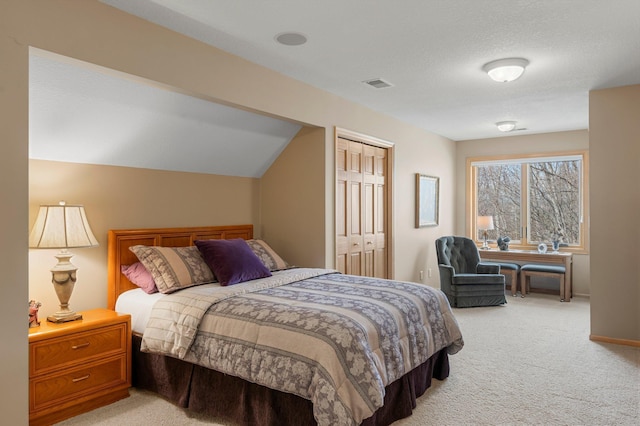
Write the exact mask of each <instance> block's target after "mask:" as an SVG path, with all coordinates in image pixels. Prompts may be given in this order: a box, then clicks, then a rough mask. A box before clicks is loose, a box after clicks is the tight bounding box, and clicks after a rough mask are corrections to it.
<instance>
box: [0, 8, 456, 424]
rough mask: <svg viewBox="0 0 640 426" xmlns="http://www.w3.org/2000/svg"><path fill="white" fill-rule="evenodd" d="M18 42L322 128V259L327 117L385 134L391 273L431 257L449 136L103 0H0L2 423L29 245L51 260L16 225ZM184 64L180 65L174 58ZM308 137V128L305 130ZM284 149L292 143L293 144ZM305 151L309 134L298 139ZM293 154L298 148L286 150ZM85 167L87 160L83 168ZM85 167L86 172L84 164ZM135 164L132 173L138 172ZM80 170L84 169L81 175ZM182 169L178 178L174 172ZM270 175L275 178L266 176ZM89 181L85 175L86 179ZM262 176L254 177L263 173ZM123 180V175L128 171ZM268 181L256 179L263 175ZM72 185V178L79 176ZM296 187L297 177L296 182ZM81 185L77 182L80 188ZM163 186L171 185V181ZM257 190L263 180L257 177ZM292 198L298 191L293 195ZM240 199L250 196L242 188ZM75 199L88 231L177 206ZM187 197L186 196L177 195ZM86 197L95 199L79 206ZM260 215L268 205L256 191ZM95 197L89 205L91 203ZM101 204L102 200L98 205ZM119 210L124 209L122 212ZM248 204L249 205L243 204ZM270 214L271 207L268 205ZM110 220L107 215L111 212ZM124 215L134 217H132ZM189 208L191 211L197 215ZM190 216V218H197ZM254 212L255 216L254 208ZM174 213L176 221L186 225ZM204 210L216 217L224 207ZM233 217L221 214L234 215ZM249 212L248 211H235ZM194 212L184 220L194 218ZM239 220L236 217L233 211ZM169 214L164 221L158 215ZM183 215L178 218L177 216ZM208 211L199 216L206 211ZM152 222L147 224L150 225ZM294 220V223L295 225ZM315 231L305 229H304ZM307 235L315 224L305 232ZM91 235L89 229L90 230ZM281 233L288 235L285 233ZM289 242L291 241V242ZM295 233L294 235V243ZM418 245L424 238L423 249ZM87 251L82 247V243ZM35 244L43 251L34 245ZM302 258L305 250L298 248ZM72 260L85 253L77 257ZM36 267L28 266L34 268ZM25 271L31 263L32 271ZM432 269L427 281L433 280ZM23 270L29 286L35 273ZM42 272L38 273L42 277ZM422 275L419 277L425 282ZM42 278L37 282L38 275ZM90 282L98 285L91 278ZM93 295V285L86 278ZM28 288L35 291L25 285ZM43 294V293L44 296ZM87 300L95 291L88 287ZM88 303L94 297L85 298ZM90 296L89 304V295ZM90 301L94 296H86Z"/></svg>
mask: <svg viewBox="0 0 640 426" xmlns="http://www.w3.org/2000/svg"><path fill="white" fill-rule="evenodd" d="M30 46H33V47H37V48H39V49H43V50H47V51H51V52H54V53H57V54H61V55H64V56H68V57H71V58H75V59H79V60H82V61H86V62H88V63H91V64H97V65H100V66H103V67H106V68H108V69H113V70H117V71H121V72H124V73H128V74H131V75H134V76H139V77H142V78H144V79H148V80H151V81H155V82H158V83H159V84H161V85H166V86H168V87H171V88H174V89H175V90H179V91H181V92H183V93H187V94H194V95H197V96H200V97H201V98H203V99H210V100H216V101H220V102H222V103H225V104H228V105H237V106H241V107H243V108H246V109H249V110H254V111H260V112H265V113H268V114H271V115H274V116H277V117H282V118H285V119H290V120H293V121H296V122H299V123H302V124H305V125H309V126H312V127H313V126H315V127H319V128H322V129H324V145H323V146H322V150H323V151H324V157H323V159H322V160H320V161H321V164H320V165H319V167H321V168H323V169H324V177H323V182H322V186H323V187H324V189H323V192H321V193H320V194H318V197H319V198H321V199H322V202H321V203H319V205H320V204H321V207H320V208H321V209H323V210H324V213H321V214H318V215H315V214H314V215H312V216H311V217H310V218H309V223H307V224H305V226H308V227H310V228H311V229H314V230H322V232H323V233H324V235H323V236H322V238H323V241H321V242H319V243H318V244H316V245H313V246H311V247H312V250H316V252H315V253H311V254H309V259H311V261H313V262H314V263H316V262H318V263H319V261H317V260H316V259H323V262H324V263H325V264H326V265H327V266H331V265H332V264H333V250H334V248H333V245H334V243H333V241H334V235H333V229H334V224H333V203H334V201H333V197H334V195H333V192H334V186H335V184H334V182H333V176H334V175H333V156H334V146H333V143H334V140H333V129H334V127H335V126H338V127H340V128H344V129H349V130H353V131H357V132H361V133H364V134H368V135H371V136H375V137H378V138H380V139H384V140H388V141H391V142H394V143H395V144H396V146H397V149H396V160H395V161H396V176H395V182H396V184H395V187H394V191H395V198H394V199H393V200H392V203H393V205H394V207H395V210H394V214H395V216H394V223H393V226H394V228H395V237H396V238H395V241H394V246H395V247H394V250H395V253H396V259H397V262H396V264H395V274H396V277H397V278H399V279H412V278H413V277H415V276H416V274H417V272H416V270H415V269H416V267H419V268H422V267H424V266H423V265H424V264H431V265H433V262H434V261H435V256H433V253H432V252H431V248H430V246H431V245H432V244H433V239H434V237H435V236H436V235H437V234H440V233H442V234H445V233H451V232H453V220H452V219H451V218H452V217H453V209H454V203H453V196H452V195H451V194H452V190H453V185H454V181H455V176H454V173H453V167H454V161H455V158H454V154H455V146H454V145H455V144H454V143H453V142H451V141H448V140H446V139H444V138H440V137H438V136H435V135H433V134H431V133H429V132H426V131H423V130H421V129H418V128H415V127H412V126H409V125H406V124H403V123H401V122H399V121H398V120H395V119H393V118H390V117H387V116H384V115H382V114H379V113H376V112H374V111H372V110H370V109H367V108H365V107H362V106H359V105H356V104H354V103H351V102H348V101H346V100H344V99H341V98H339V97H337V96H334V95H332V94H329V93H327V92H322V91H320V90H318V89H315V88H313V87H311V86H309V85H306V84H303V83H301V82H298V81H296V80H293V79H290V78H287V77H285V76H283V75H280V74H278V73H275V72H273V71H270V70H268V69H265V68H263V67H260V66H258V65H255V64H252V63H249V62H247V61H244V60H242V59H240V58H238V57H234V56H232V55H230V54H227V53H225V52H222V51H220V50H218V49H215V48H212V47H210V46H207V45H205V44H203V43H200V42H197V41H194V40H192V39H189V38H187V37H184V36H181V35H178V34H176V33H174V32H172V31H169V30H166V29H164V28H161V27H159V26H156V25H154V24H151V23H149V22H146V21H143V20H141V19H138V18H136V17H133V16H130V15H127V14H125V13H123V12H121V11H119V10H116V9H114V8H111V7H108V6H106V5H104V4H102V3H99V2H98V1H97V0H86V1H80V0H77V1H73V0H49V1H37V0H5V1H3V2H1V3H0V54H1V55H0V57H2V61H0V114H2V125H1V126H0V141H1V143H0V165H1V167H0V176H1V177H2V179H1V180H0V182H1V184H0V185H2V191H0V194H1V195H0V196H1V197H2V198H1V201H2V203H3V205H5V206H10V208H7V209H5V210H6V213H5V215H4V216H3V218H4V220H3V221H2V225H0V226H1V227H2V237H3V243H4V245H5V247H8V248H10V249H8V250H6V251H5V252H4V254H3V256H2V266H3V273H4V277H5V279H4V284H3V289H4V292H3V297H2V299H1V300H0V312H1V313H0V319H2V320H4V323H5V324H7V326H6V327H3V328H2V336H1V339H2V341H3V345H2V359H3V362H2V363H0V364H1V365H2V366H1V367H0V369H2V370H1V372H2V374H1V377H3V382H2V384H0V393H1V395H0V410H1V411H2V413H3V421H4V422H6V423H7V424H16V425H19V424H26V420H27V400H28V399H27V396H28V392H27V359H28V357H27V338H26V315H25V310H26V305H27V303H26V302H27V300H28V297H29V294H28V293H29V292H30V291H31V289H29V291H27V289H28V274H29V269H30V267H31V266H28V261H29V260H31V259H30V257H31V256H43V258H39V259H38V260H37V261H36V260H35V259H34V260H33V262H32V263H33V265H36V263H37V264H38V265H40V266H37V267H38V268H44V269H47V268H49V267H50V265H51V261H50V260H49V259H48V257H49V256H46V255H44V254H38V255H31V254H29V251H28V248H27V236H28V228H29V225H30V221H32V220H33V219H32V218H31V216H30V215H31V214H34V213H30V205H36V204H39V203H41V202H43V200H36V199H35V196H36V194H35V193H34V194H33V196H32V197H31V198H30V199H29V198H28V170H29V169H28V71H29V70H28V49H29V47H30ZM185 64H188V66H185ZM314 140H315V139H314ZM292 149H294V150H295V149H298V147H296V146H294V147H292ZM309 149H311V150H312V151H313V152H314V153H315V152H316V151H317V150H318V147H316V146H315V145H314V146H313V147H310V148H309ZM298 155H300V156H301V157H305V156H306V154H303V153H295V155H294V157H295V156H298ZM416 172H421V173H427V174H434V175H438V176H440V177H441V179H442V182H443V189H445V190H446V192H445V193H444V194H443V197H442V198H441V210H440V216H441V218H442V219H441V226H440V227H438V228H429V229H426V228H425V229H420V230H416V229H414V228H413V202H414V188H413V174H414V173H416ZM91 173H93V171H92V172H91ZM90 177H91V175H90ZM146 178H147V176H146V175H145V176H144V178H143V180H144V179H146ZM85 179H86V176H85ZM186 179H187V180H188V178H186ZM274 179H275V178H274ZM89 182H91V181H90V180H89ZM265 182H266V181H265ZM307 183H308V184H309V185H310V186H312V187H316V186H317V185H318V184H317V183H316V178H315V177H313V178H309V180H308V182H307ZM129 184H130V185H131V186H130V187H132V188H135V184H136V182H135V181H132V182H129ZM269 184H270V182H267V186H268V185H269ZM79 185H80V186H82V185H84V182H82V183H79ZM305 186H306V185H305ZM54 189H55V190H52V191H50V192H49V193H48V194H46V201H47V202H49V201H52V199H53V201H56V200H57V199H59V198H61V197H60V196H59V195H58V193H57V192H58V190H59V188H54ZM88 189H89V187H87V188H83V189H79V191H80V192H81V193H82V194H87V195H88V194H89V191H88ZM173 189H174V190H175V189H176V188H173ZM265 189H266V188H265ZM300 195H301V196H302V197H303V198H304V197H305V196H306V195H304V194H300ZM245 196H248V197H249V198H251V196H250V195H247V194H245ZM68 201H69V202H71V201H73V202H82V203H85V204H86V205H87V210H88V214H90V215H91V216H90V217H91V221H92V223H93V222H95V224H93V226H94V227H95V228H96V229H95V230H96V232H103V231H104V230H106V229H108V228H112V227H113V228H114V227H121V226H122V227H134V226H140V225H141V222H140V219H143V218H147V217H148V218H149V220H150V222H148V223H149V224H150V225H152V223H154V224H159V225H161V226H164V225H167V226H175V225H176V224H178V223H175V221H180V220H181V219H179V218H183V216H182V213H183V212H184V210H183V209H182V208H181V206H179V205H177V204H167V205H165V206H164V208H165V209H166V210H165V213H158V212H157V211H154V212H153V215H151V216H149V211H148V210H147V208H146V207H141V206H140V205H139V204H136V205H132V206H127V207H126V208H127V209H128V210H129V211H131V210H135V211H136V213H132V216H128V215H127V216H126V217H124V216H122V213H120V212H119V211H118V212H116V211H115V210H109V211H110V213H103V212H102V211H103V210H102V209H103V208H105V206H104V204H103V201H101V200H98V199H96V198H89V200H88V201H87V199H84V200H68ZM188 202H189V203H191V202H193V199H192V198H188ZM93 203H95V205H96V206H97V207H96V208H95V209H93V208H90V207H91V206H92V205H93ZM264 205H265V215H266V214H267V210H269V209H270V208H271V206H270V205H269V203H268V202H265V204H264ZM98 207H99V208H98ZM106 208H107V209H110V208H111V207H106ZM130 214H131V213H130ZM252 214H254V213H253V212H252V213H249V215H252ZM269 214H271V213H269ZM118 218H119V219H120V220H116V219H118ZM134 218H136V219H134ZM199 218H200V217H199ZM199 218H198V219H199ZM265 218H266V217H265ZM191 219H194V218H190V220H184V222H182V223H184V224H185V225H191V224H192V223H191ZM214 219H220V220H227V218H226V217H217V218H213V219H212V220H214ZM237 219H238V218H237V217H234V218H233V222H234V223H235V222H237ZM247 219H249V217H248V218H247ZM194 220H195V219H194ZM243 221H244V220H243ZM285 221H286V218H285V219H283V220H281V221H278V220H277V219H276V218H275V216H273V215H271V216H269V218H268V221H267V222H265V224H264V227H265V232H266V233H269V232H270V230H271V229H274V230H275V229H281V228H283V223H284V222H285ZM169 222H171V223H169ZM187 222H189V223H187ZM207 222H209V221H207ZM152 226H153V225H152ZM296 226H299V225H296ZM313 232H316V231H313ZM314 235H315V234H314ZM99 238H100V237H99ZM286 238H287V241H283V243H290V242H291V241H289V240H291V239H292V238H293V236H292V235H287V237H286ZM296 244H300V242H299V241H297V242H296ZM302 244H304V242H302ZM425 247H429V248H428V249H425ZM92 250H93V251H92ZM101 250H104V247H101V248H96V249H82V255H81V254H80V252H78V253H77V255H76V257H75V258H74V260H75V261H77V262H78V266H79V267H80V276H79V280H80V284H79V285H78V287H79V289H78V290H77V294H76V293H75V292H74V298H73V299H72V304H74V303H76V305H73V306H77V307H78V308H80V307H83V306H84V305H85V303H86V304H89V303H94V302H93V299H91V300H92V302H89V301H88V300H89V299H85V296H84V295H83V294H82V292H83V291H84V289H81V287H82V282H83V281H82V280H85V281H86V282H89V281H90V280H91V277H89V274H87V277H86V278H85V275H84V274H83V273H84V272H85V271H86V272H90V271H91V270H92V268H93V267H94V266H93V265H91V261H90V259H95V258H96V257H100V256H101V255H100V254H99V253H101V252H100V251H101ZM43 253H44V252H43ZM305 260H306V259H305ZM84 262H88V264H85V263H84ZM96 262H97V263H101V265H96V266H95V268H96V270H100V269H101V268H104V264H105V263H106V259H104V258H103V259H102V261H100V260H97V261H96ZM38 273H40V272H38ZM34 274H35V272H34ZM435 275H436V274H434V277H433V280H434V281H433V282H434V283H435V282H436V281H435V279H436V276H435ZM41 279H43V280H44V278H37V277H36V278H35V281H37V283H34V285H33V286H34V291H36V290H35V288H38V290H37V292H38V294H39V293H40V292H41V291H44V288H42V289H40V287H39V286H41V285H42V284H41V282H40V280H41ZM47 282H48V279H47ZM430 284H431V282H430ZM44 285H45V286H46V284H44ZM99 285H100V284H98V286H99ZM94 291H95V294H96V295H97V294H102V293H103V290H101V289H99V288H95V289H94ZM34 297H35V296H34ZM45 297H46V296H45ZM97 297H98V299H95V300H99V299H100V298H102V297H103V296H97ZM95 303H99V302H95ZM92 307H93V306H92ZM95 307H97V306H95ZM19 318H25V325H24V327H20V326H19V325H16V326H8V325H9V324H19V322H17V319H19Z"/></svg>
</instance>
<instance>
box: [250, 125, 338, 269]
mask: <svg viewBox="0 0 640 426" xmlns="http://www.w3.org/2000/svg"><path fill="white" fill-rule="evenodd" d="M325 133H326V132H325V129H323V128H311V127H303V128H302V129H301V130H300V132H298V134H297V135H296V137H295V138H293V140H292V141H291V142H290V143H289V145H288V146H287V148H286V149H285V150H284V151H283V152H282V153H281V154H280V156H279V157H278V158H277V159H276V161H275V162H274V163H273V164H272V165H271V167H270V168H269V170H268V171H267V172H266V173H265V174H264V175H263V176H262V179H260V199H261V203H260V205H261V210H260V230H261V235H262V237H263V238H264V239H265V240H266V241H267V242H268V243H269V245H271V246H272V247H273V249H274V250H276V252H278V253H279V254H280V255H281V256H282V257H283V258H284V259H285V260H286V261H287V262H289V263H290V264H292V265H298V266H304V267H321V268H323V267H325V263H329V259H327V262H325V257H324V255H323V254H324V240H325V233H326V228H325V227H324V226H321V225H319V224H322V223H324V215H325V204H326V200H325V197H324V192H325V178H326V176H325V167H324V164H325V149H324V145H325Z"/></svg>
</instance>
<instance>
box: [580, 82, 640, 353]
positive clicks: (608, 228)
mask: <svg viewBox="0 0 640 426" xmlns="http://www.w3.org/2000/svg"><path fill="white" fill-rule="evenodd" d="M589 115H590V118H589V133H590V141H589V143H590V157H591V165H590V170H591V282H592V285H591V335H592V336H599V337H603V336H604V337H611V338H617V339H631V340H635V341H640V273H639V268H640V244H639V243H638V242H639V241H640V226H638V217H639V214H638V212H640V178H639V177H638V171H639V170H640V127H639V126H638V118H639V117H640V85H636V86H628V87H620V88H616V89H608V90H596V91H593V92H591V93H590V94H589Z"/></svg>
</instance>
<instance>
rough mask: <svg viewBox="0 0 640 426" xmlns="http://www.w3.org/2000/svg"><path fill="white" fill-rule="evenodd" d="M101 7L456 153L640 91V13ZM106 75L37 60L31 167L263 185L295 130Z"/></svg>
mask: <svg viewBox="0 0 640 426" xmlns="http://www.w3.org/2000/svg"><path fill="white" fill-rule="evenodd" d="M101 1H102V2H103V3H106V4H109V5H112V6H114V7H117V8H119V9H121V10H124V11H126V12H128V13H131V14H134V15H137V16H139V17H141V18H143V19H147V20H149V21H152V22H155V23H157V24H159V25H163V26H165V27H168V28H170V29H172V30H174V31H177V32H180V33H183V34H185V35H187V36H190V37H193V38H196V39H199V40H201V41H203V42H206V43H209V44H211V45H213V46H216V47H218V48H220V49H222V50H225V51H228V52H230V53H233V54H235V55H238V56H241V57H243V58H246V59H248V60H250V61H252V62H255V63H258V64H261V65H263V66H265V67H268V68H271V69H273V70H276V71H278V72H280V73H282V74H285V75H288V76H290V77H292V78H295V79H298V80H301V81H304V82H306V83H308V84H311V85H313V86H315V87H318V88H320V89H323V90H326V91H328V92H332V93H334V94H337V95H339V96H342V97H344V98H346V99H349V100H352V101H354V102H357V103H360V104H363V105H366V106H368V107H370V108H371V109H373V110H377V111H380V112H382V113H385V114H388V115H391V116H394V117H397V118H398V119H400V120H403V121H405V122H407V123H411V124H414V125H416V126H418V127H420V128H423V129H426V130H428V131H431V132H433V133H436V134H439V135H442V136H445V137H448V138H450V139H452V140H468V139H482V138H489V137H498V136H509V135H513V134H514V133H513V132H512V133H501V132H499V131H498V130H497V128H496V127H495V123H496V122H498V121H505V120H515V121H517V122H518V130H516V131H515V132H516V133H517V134H532V133H546V132H556V131H565V130H575V129H587V128H588V93H589V91H590V90H593V89H600V88H609V87H617V86H625V85H631V84H640V0H473V1H472V0H402V1H383V0H323V1H317V0H273V1H247V0H187V1H182V0H136V1H127V0H101ZM114 30H115V29H114ZM287 31H292V32H299V33H302V34H304V35H306V36H307V38H308V42H307V43H306V44H304V45H301V46H285V45H281V44H279V43H277V42H276V41H275V36H276V35H278V34H280V33H282V32H287ZM34 51H35V50H34ZM508 57H523V58H526V59H528V60H529V61H530V65H529V66H528V68H527V70H526V72H525V74H524V75H523V77H521V78H520V79H518V80H516V81H515V82H512V83H496V82H493V81H492V80H490V79H489V78H488V76H487V75H486V74H485V73H484V72H483V71H482V66H483V65H484V64H485V63H487V62H489V61H492V60H496V59H501V58H508ZM102 71H104V70H101V69H99V68H98V67H95V66H88V65H86V64H84V65H83V64H80V65H79V64H77V63H73V61H70V60H68V59H67V60H62V61H60V60H57V59H56V58H55V57H54V56H52V55H40V54H37V51H36V54H32V55H31V59H30V129H29V130H30V157H31V158H40V159H48V160H58V161H71V162H82V163H92V164H109V165H121V166H130V167H142V168H152V169H164V170H176V171H188V172H199V173H214V174H222V175H234V176H247V177H260V176H262V174H263V173H264V171H265V170H267V168H268V167H269V166H270V165H271V163H272V162H273V161H274V160H275V158H277V156H278V155H279V154H280V152H281V151H282V150H283V149H284V148H285V147H286V145H287V144H288V143H289V141H290V140H291V138H292V137H293V136H294V135H295V133H296V132H297V131H298V130H299V128H300V126H299V125H297V124H292V123H288V122H286V121H282V120H276V119H273V118H270V117H265V116H261V115H257V114H253V113H250V112H247V111H241V110H236V109H233V108H228V107H225V106H221V105H218V104H215V103H211V102H208V101H206V100H203V99H199V98H196V97H191V96H186V95H184V94H180V93H177V92H175V91H172V90H166V88H160V87H158V85H157V84H155V85H154V84H140V82H139V81H135V80H134V79H133V78H119V77H117V76H116V75H115V74H114V72H106V73H105V72H102ZM125 77H126V76H125ZM129 77H130V76H129ZM377 78H381V79H384V80H386V81H388V82H390V83H392V84H393V86H392V87H388V88H384V89H374V88H372V87H370V86H368V85H366V84H364V83H362V81H364V80H370V79H377Z"/></svg>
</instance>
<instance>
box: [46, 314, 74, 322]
mask: <svg viewBox="0 0 640 426" xmlns="http://www.w3.org/2000/svg"><path fill="white" fill-rule="evenodd" d="M81 319H82V314H77V313H75V312H73V311H70V312H68V313H64V312H56V313H55V314H53V315H51V316H48V317H47V321H49V322H54V323H61V322H69V321H76V320H81Z"/></svg>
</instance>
